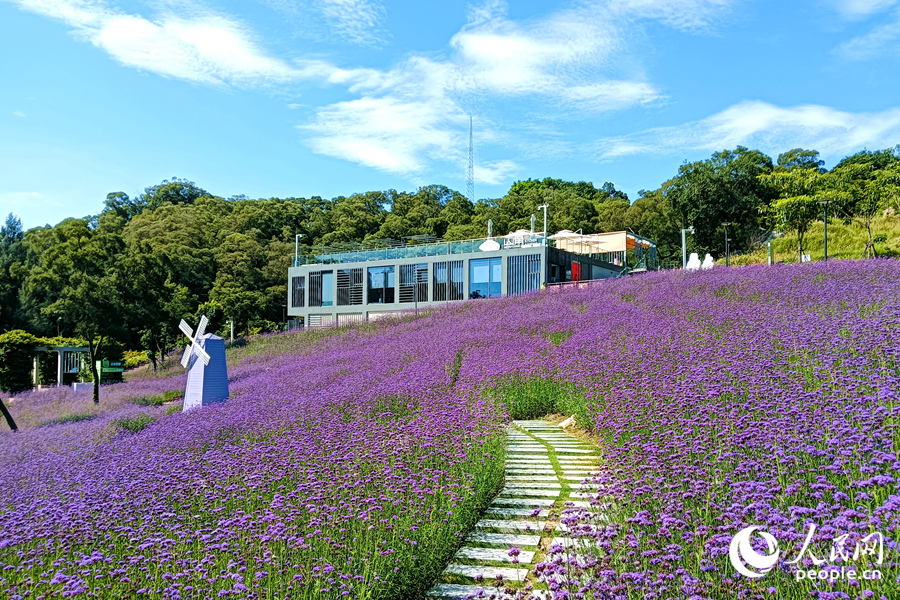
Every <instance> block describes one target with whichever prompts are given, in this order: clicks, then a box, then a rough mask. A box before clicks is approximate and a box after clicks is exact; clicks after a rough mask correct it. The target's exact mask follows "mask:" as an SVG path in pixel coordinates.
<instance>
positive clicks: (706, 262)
mask: <svg viewBox="0 0 900 600" xmlns="http://www.w3.org/2000/svg"><path fill="white" fill-rule="evenodd" d="M714 264H716V263H715V261H713V257H712V256H711V255H709V254H708V253H707V255H706V257H705V258H704V259H703V264H702V265H700V268H701V269H712V268H713V265H714Z"/></svg>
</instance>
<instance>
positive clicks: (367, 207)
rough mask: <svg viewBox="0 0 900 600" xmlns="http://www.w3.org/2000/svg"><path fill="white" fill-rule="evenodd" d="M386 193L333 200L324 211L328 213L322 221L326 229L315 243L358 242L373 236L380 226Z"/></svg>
mask: <svg viewBox="0 0 900 600" xmlns="http://www.w3.org/2000/svg"><path fill="white" fill-rule="evenodd" d="M389 201H390V196H389V193H388V194H386V193H384V192H366V193H364V194H354V195H352V196H350V197H349V198H345V197H343V196H340V197H338V198H335V199H334V200H333V201H332V202H331V204H330V206H328V207H327V208H326V211H327V212H328V213H329V214H328V216H327V217H324V219H325V220H326V221H327V222H328V223H329V224H330V230H329V231H327V232H326V233H324V234H323V235H322V237H321V238H320V239H319V240H318V243H320V244H323V245H326V246H329V245H332V244H338V243H341V242H361V241H362V240H363V239H365V237H366V236H369V235H372V234H375V233H376V232H378V230H379V229H380V228H381V225H382V224H383V223H384V220H385V217H386V216H387V211H386V210H385V209H384V205H385V203H386V202H389Z"/></svg>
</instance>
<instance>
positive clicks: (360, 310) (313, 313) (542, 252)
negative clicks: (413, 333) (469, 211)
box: [287, 232, 624, 327]
mask: <svg viewBox="0 0 900 600" xmlns="http://www.w3.org/2000/svg"><path fill="white" fill-rule="evenodd" d="M420 241H421V240H406V241H404V242H387V241H383V243H382V244H381V246H382V247H368V248H366V247H357V248H353V249H350V250H346V249H344V250H340V249H336V248H319V249H316V251H314V252H313V253H312V254H309V255H304V256H295V257H294V260H293V263H292V266H291V267H290V268H289V269H288V290H287V305H288V309H287V314H288V318H290V319H295V320H299V321H300V322H301V323H302V324H303V325H304V326H308V327H318V326H325V325H333V324H343V323H353V322H359V321H367V320H372V319H377V318H379V317H383V316H386V315H392V314H396V313H398V312H400V311H403V310H408V309H410V308H428V307H433V306H439V305H443V304H446V303H448V302H460V301H463V300H472V299H478V298H494V297H497V296H504V295H507V294H521V293H523V292H527V291H530V290H537V289H540V288H541V287H542V286H544V285H546V284H553V283H563V282H568V281H579V280H591V279H602V278H606V277H614V276H616V275H618V274H619V273H621V272H622V271H623V269H624V267H623V266H619V265H615V264H612V263H610V262H605V261H603V260H599V259H597V258H594V257H591V256H588V255H580V254H577V253H575V252H570V251H567V250H562V249H560V248H556V247H553V245H554V241H553V240H547V239H545V238H544V236H543V234H533V233H521V232H516V234H510V235H509V236H506V237H500V238H489V239H480V240H465V241H458V242H444V241H439V240H435V239H434V238H430V239H427V240H425V242H426V243H419V242H420Z"/></svg>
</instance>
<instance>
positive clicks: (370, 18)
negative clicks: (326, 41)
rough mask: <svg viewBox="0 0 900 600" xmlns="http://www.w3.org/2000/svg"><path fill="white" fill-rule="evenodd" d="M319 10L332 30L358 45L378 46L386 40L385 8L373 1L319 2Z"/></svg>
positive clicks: (333, 0) (338, 0)
mask: <svg viewBox="0 0 900 600" xmlns="http://www.w3.org/2000/svg"><path fill="white" fill-rule="evenodd" d="M319 10H321V11H322V14H323V15H324V16H325V18H326V19H327V20H328V22H329V24H330V25H331V27H332V29H333V30H334V31H335V32H336V33H337V34H338V35H340V36H341V37H343V38H344V39H346V40H348V41H351V42H353V43H356V44H378V43H381V42H382V41H383V39H384V35H385V34H384V32H383V31H382V30H381V22H382V21H383V20H384V16H385V10H384V6H383V5H382V4H381V3H380V2H378V1H372V0H319Z"/></svg>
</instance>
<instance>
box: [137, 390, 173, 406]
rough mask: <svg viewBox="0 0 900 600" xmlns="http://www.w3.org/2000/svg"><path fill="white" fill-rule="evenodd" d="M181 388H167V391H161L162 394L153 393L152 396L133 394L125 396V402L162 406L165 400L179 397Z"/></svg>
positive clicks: (169, 400) (168, 400)
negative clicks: (129, 396) (128, 396)
mask: <svg viewBox="0 0 900 600" xmlns="http://www.w3.org/2000/svg"><path fill="white" fill-rule="evenodd" d="M181 394H182V392H181V390H169V391H168V392H163V393H162V394H154V395H152V396H133V397H131V398H126V399H125V401H126V402H130V403H131V404H137V405H138V406H162V405H163V404H165V403H166V402H174V401H175V400H177V399H178V398H181Z"/></svg>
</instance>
